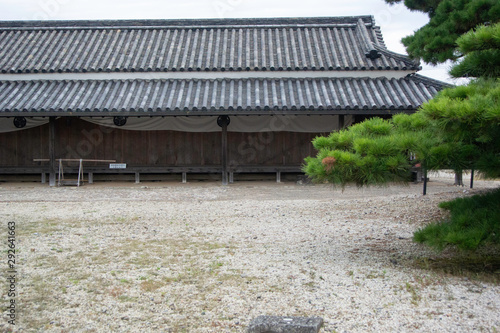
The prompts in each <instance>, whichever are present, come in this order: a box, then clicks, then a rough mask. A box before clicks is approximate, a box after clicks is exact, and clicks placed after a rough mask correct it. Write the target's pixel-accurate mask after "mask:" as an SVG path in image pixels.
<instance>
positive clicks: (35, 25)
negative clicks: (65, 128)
mask: <svg viewBox="0 0 500 333" xmlns="http://www.w3.org/2000/svg"><path fill="white" fill-rule="evenodd" d="M418 68H419V64H418V63H417V62H415V61H413V60H411V59H409V58H408V57H406V56H403V55H398V54H395V53H392V52H389V51H388V50H387V49H386V47H385V45H384V42H383V40H382V35H381V32H380V29H379V28H378V27H376V26H375V23H374V20H373V18H372V17H371V16H357V17H340V18H297V19H281V18H279V19H278V18H277V19H229V20H153V21H151V20H150V21H48V22H29V21H23V22H0V72H1V73H40V72H42V73H45V72H100V71H103V72H106V71H113V72H114V71H118V72H127V71H138V72H139V71H191V70H192V71H240V70H241V71H264V70H284V71H287V70H289V71H302V70H326V71H328V70H335V71H337V70H341V71H353V70H372V71H378V70H407V69H409V70H416V69H418Z"/></svg>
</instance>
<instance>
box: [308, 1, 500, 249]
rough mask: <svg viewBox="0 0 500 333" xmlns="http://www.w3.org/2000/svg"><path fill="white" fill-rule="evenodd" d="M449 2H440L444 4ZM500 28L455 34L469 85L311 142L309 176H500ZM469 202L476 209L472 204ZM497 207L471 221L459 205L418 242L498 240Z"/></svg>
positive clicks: (338, 180) (485, 208) (369, 179)
mask: <svg viewBox="0 0 500 333" xmlns="http://www.w3.org/2000/svg"><path fill="white" fill-rule="evenodd" d="M446 1H447V0H443V1H442V2H440V4H439V6H438V9H439V8H440V6H442V5H443V4H444V3H446ZM470 2H471V3H472V2H475V1H470ZM488 8H489V7H488ZM480 14H481V13H478V15H479V16H480ZM436 15H437V14H436ZM499 32H500V23H496V24H492V25H482V26H479V27H477V29H475V30H471V31H470V32H467V33H466V34H463V35H462V36H460V38H458V39H457V41H456V44H457V45H458V47H456V48H454V50H453V52H452V53H453V54H454V57H455V58H456V59H457V64H456V65H455V66H454V67H453V68H452V70H451V73H452V74H453V75H455V76H469V77H476V79H474V80H473V81H471V82H470V83H469V84H468V85H466V86H458V87H452V88H447V89H444V90H443V91H441V92H440V93H439V94H438V95H437V96H436V97H435V98H433V99H432V100H430V101H429V102H428V103H425V104H424V105H423V106H422V107H421V109H420V110H419V111H417V112H416V113H414V114H412V115H402V114H401V115H396V116H394V117H393V118H392V119H391V120H382V119H380V118H373V119H369V120H367V121H365V122H363V123H360V124H355V125H354V126H352V127H350V128H348V129H345V130H342V131H339V132H334V133H332V134H330V135H329V136H328V137H317V138H316V139H314V141H313V145H314V147H315V148H316V149H317V150H318V154H317V156H316V157H308V158H307V159H306V164H305V166H304V171H305V173H306V174H307V175H309V176H310V177H311V178H313V180H316V181H327V182H330V183H333V184H339V185H341V186H345V185H346V184H347V183H351V182H352V183H356V184H357V185H358V186H367V185H372V184H384V183H387V182H395V181H396V182H397V181H407V180H408V179H409V175H410V170H411V169H412V167H414V166H415V165H416V164H419V165H420V166H422V167H424V168H425V169H428V170H432V169H436V170H438V169H443V168H450V169H453V170H455V172H456V173H458V174H460V173H461V172H462V170H464V169H474V170H476V171H479V172H481V173H482V174H483V175H484V176H486V177H495V178H496V177H500V79H499V78H498V77H499V76H498V73H499V72H500V61H499V57H498V55H499V50H500V35H499ZM455 55H460V57H458V56H455ZM436 57H437V58H436V59H438V58H439V57H440V55H437V56H436ZM439 59H441V58H439ZM499 191H500V190H499ZM496 197H498V195H496V194H495V195H492V196H487V197H486V198H487V199H484V200H492V199H488V198H496ZM484 200H481V201H484ZM471 201H473V202H475V199H471ZM464 205H468V206H470V204H469V203H468V202H466V203H464ZM499 205H500V202H495V203H493V204H491V205H489V204H488V205H482V204H481V208H480V209H481V211H482V213H481V214H480V215H477V214H476V215H474V217H473V218H472V219H473V220H471V221H467V223H464V218H467V216H465V217H464V216H463V215H462V217H456V216H455V215H454V214H457V213H456V212H457V211H459V210H460V209H455V210H453V211H452V216H451V219H450V221H452V222H446V223H436V224H434V225H431V226H429V227H428V228H429V229H427V228H424V229H423V230H420V231H419V232H417V233H416V236H415V240H416V241H418V242H423V243H426V244H429V245H433V246H436V247H437V248H439V249H442V248H444V247H445V246H447V245H456V246H458V247H460V248H462V249H469V250H470V249H472V250H473V249H476V248H478V247H481V246H485V245H488V244H492V243H493V244H499V243H500V238H499V237H490V236H491V234H497V233H500V220H499V219H498V215H494V216H495V218H493V219H491V218H490V217H491V216H490V215H491V214H497V212H498V209H499V208H498V206H499ZM474 207H475V206H474ZM477 207H479V206H477ZM478 209H479V208H478ZM469 210H470V211H474V208H470V209H469ZM471 216H472V215H471ZM481 216H483V217H484V220H482V219H481ZM453 221H454V222H453ZM450 223H457V225H453V226H450ZM470 235H476V236H475V238H474V240H471V241H466V240H467V238H468V237H470Z"/></svg>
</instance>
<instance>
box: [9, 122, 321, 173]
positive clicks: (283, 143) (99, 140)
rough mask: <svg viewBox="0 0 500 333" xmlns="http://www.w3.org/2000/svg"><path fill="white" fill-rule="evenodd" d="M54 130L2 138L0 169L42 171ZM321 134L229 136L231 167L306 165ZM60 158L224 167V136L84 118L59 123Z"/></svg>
mask: <svg viewBox="0 0 500 333" xmlns="http://www.w3.org/2000/svg"><path fill="white" fill-rule="evenodd" d="M48 128H49V127H48V125H44V126H40V127H37V128H32V129H27V130H21V131H16V132H9V133H0V167H6V166H9V167H23V166H36V165H38V163H35V162H33V159H34V158H48V156H49V153H48V133H49V129H48ZM317 135H318V134H316V133H294V132H259V133H235V132H229V133H228V149H229V155H228V156H229V165H233V166H234V165H301V164H302V163H303V159H304V158H305V157H306V156H309V155H314V154H315V151H314V149H313V147H312V144H311V140H312V139H313V138H314V137H316V136H317ZM56 158H84V159H112V160H116V161H117V162H121V163H127V165H129V166H150V167H161V166H204V165H207V166H214V165H220V164H221V133H219V132H213V133H189V132H176V131H130V130H121V129H113V128H109V127H101V126H98V125H95V124H92V123H89V122H86V121H83V120H80V119H78V118H74V117H63V118H59V119H57V120H56Z"/></svg>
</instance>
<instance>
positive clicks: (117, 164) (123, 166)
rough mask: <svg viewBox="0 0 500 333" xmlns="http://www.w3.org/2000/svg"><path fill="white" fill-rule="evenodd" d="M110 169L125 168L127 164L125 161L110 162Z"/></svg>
mask: <svg viewBox="0 0 500 333" xmlns="http://www.w3.org/2000/svg"><path fill="white" fill-rule="evenodd" d="M109 168H110V169H126V168H127V164H126V163H111V164H110V165H109Z"/></svg>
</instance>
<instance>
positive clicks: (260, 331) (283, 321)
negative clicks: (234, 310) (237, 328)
mask: <svg viewBox="0 0 500 333" xmlns="http://www.w3.org/2000/svg"><path fill="white" fill-rule="evenodd" d="M322 325H323V319H322V318H319V317H278V316H258V317H257V318H254V319H253V320H252V321H251V322H250V325H249V326H248V330H247V332H248V333H318V332H319V329H320V328H321V326H322Z"/></svg>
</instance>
